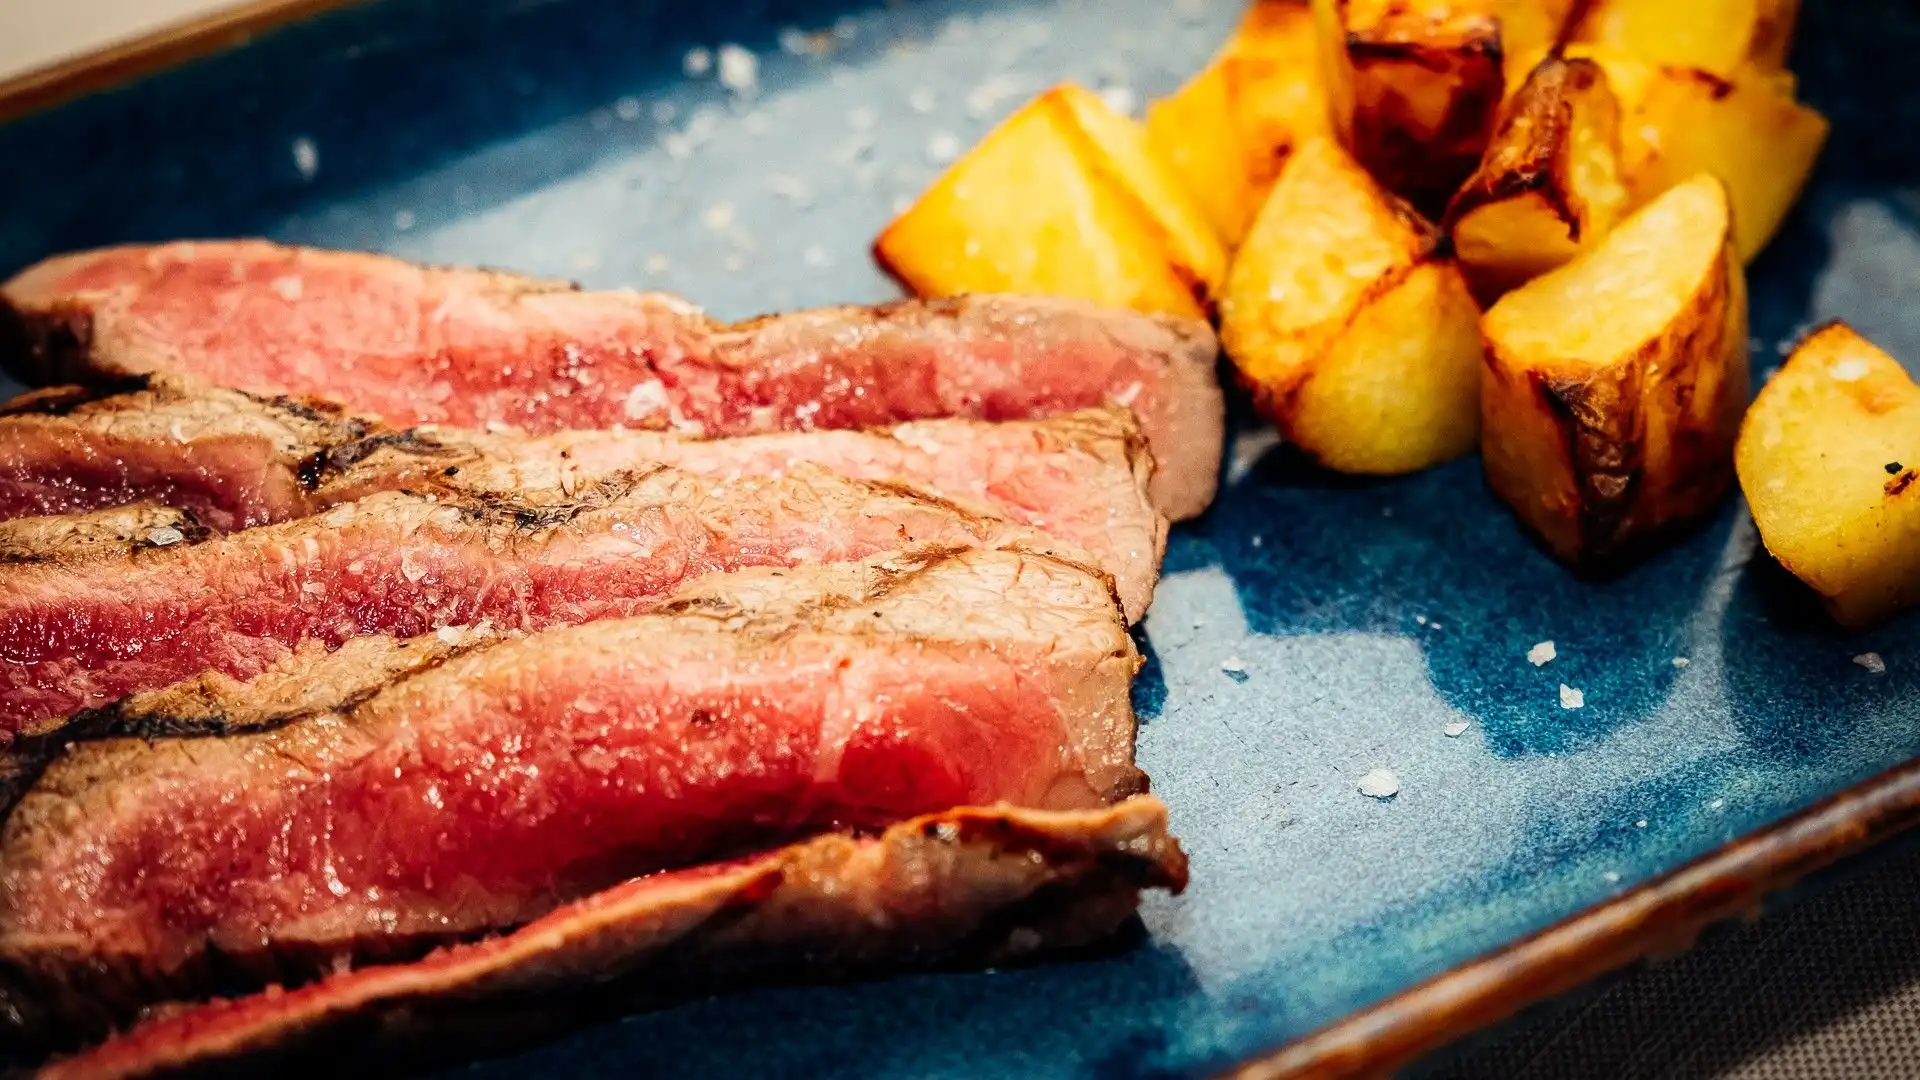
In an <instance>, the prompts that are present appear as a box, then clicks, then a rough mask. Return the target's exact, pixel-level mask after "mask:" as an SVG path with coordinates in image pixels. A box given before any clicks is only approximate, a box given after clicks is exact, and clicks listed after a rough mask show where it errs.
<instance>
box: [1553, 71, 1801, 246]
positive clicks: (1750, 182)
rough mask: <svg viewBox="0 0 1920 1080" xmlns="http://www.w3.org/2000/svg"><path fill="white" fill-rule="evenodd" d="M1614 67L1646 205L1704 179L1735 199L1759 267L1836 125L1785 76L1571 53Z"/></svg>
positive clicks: (1633, 167)
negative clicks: (1724, 74)
mask: <svg viewBox="0 0 1920 1080" xmlns="http://www.w3.org/2000/svg"><path fill="white" fill-rule="evenodd" d="M1569 53H1570V54H1572V55H1584V56H1591V57H1592V59H1594V60H1595V61H1596V62H1598V63H1599V64H1600V66H1601V67H1603V68H1605V69H1606V72H1607V80H1608V82H1609V83H1610V84H1611V85H1612V87H1613V92H1614V96H1615V97H1617V98H1618V99H1619V101H1620V110H1621V117H1622V119H1621V128H1620V130H1621V137H1620V139H1621V173H1622V175H1623V176H1624V177H1625V179H1626V183H1627V190H1628V194H1629V196H1630V201H1631V204H1632V205H1634V206H1642V205H1645V204H1646V203H1647V202H1648V201H1649V200H1651V199H1653V198H1655V197H1657V196H1658V195H1660V194H1661V193H1662V192H1664V191H1666V190H1667V189H1668V188H1670V187H1672V186H1673V185H1675V184H1677V183H1679V182H1681V181H1683V180H1685V179H1687V178H1688V177H1690V176H1692V175H1694V174H1695V173H1700V172H1709V173H1712V174H1713V175H1715V176H1718V177H1719V178H1720V179H1721V180H1722V181H1724V182H1725V183H1726V185H1727V189H1728V191H1729V192H1730V193H1731V195H1732V197H1733V223H1734V231H1735V233H1736V235H1737V239H1738V242H1739V245H1740V255H1741V257H1742V258H1743V259H1745V260H1747V261H1749V262H1751V261H1752V260H1753V258H1754V257H1755V256H1757V255H1759V254H1760V251H1761V250H1762V249H1763V248H1765V247H1766V246H1767V243H1768V242H1769V241H1771V240H1772V239H1773V236H1774V234H1775V233H1776V232H1778V231H1779V230H1780V223H1781V222H1782V221H1784V220H1785V219H1786V216H1787V212H1788V211H1789V210H1791V209H1793V204H1794V202H1795V201H1797V200H1798V199H1799V197H1800V192H1801V190H1802V189H1803V188H1804V187H1805V186H1806V183H1807V177H1808V176H1810V175H1811V174H1812V172H1813V167H1814V164H1815V163H1816V162H1817V161H1818V160H1819V158H1820V151H1821V149H1822V148H1823V147H1824V146H1825V145H1826V142H1827V132H1828V128H1829V125H1828V123H1827V118H1826V117H1824V116H1822V115H1820V114H1819V113H1817V112H1815V111H1814V110H1812V109H1810V108H1808V107H1806V106H1805V105H1802V104H1800V103H1799V102H1797V101H1795V100H1794V99H1793V95H1792V93H1791V92H1790V88H1791V83H1790V82H1788V81H1783V80H1782V79H1781V78H1779V76H1778V75H1777V74H1776V73H1767V72H1761V71H1753V70H1749V71H1743V72H1741V73H1740V74H1739V75H1737V76H1735V77H1734V78H1733V79H1731V80H1728V79H1722V78H1719V77H1717V76H1715V75H1712V74H1710V73H1708V72H1706V71H1701V70H1695V69H1690V68H1675V67H1660V66H1656V65H1653V64H1647V63H1643V62H1641V61H1638V60H1633V59H1630V58H1628V57H1625V56H1622V55H1620V54H1618V53H1612V52H1606V51H1600V50H1586V49H1570V50H1569Z"/></svg>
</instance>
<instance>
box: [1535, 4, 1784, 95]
mask: <svg viewBox="0 0 1920 1080" xmlns="http://www.w3.org/2000/svg"><path fill="white" fill-rule="evenodd" d="M1799 17H1800V0H1590V2H1589V3H1588V5H1587V10H1586V12H1585V13H1584V14H1583V15H1582V16H1581V18H1580V21H1579V24H1578V25H1577V26H1575V27H1574V30H1573V33H1572V35H1571V38H1572V40H1573V41H1575V42H1587V43H1591V44H1595V45H1602V46H1605V47H1607V48H1610V49H1613V50H1617V51H1619V52H1622V53H1625V54H1626V55H1628V56H1632V57H1636V58H1638V59H1640V60H1644V61H1646V62H1648V63H1652V64H1661V65H1666V66H1670V67H1682V68H1698V69H1700V70H1702V71H1706V72H1708V73H1710V74H1713V75H1718V76H1720V77H1721V78H1723V79H1731V78H1733V77H1735V76H1736V75H1739V74H1740V73H1741V72H1742V71H1743V70H1745V69H1746V68H1749V67H1755V68H1761V69H1778V68H1780V67H1782V66H1784V65H1785V64H1786V62H1787V52H1788V50H1789V49H1791V48H1792V46H1793V28H1794V23H1795V22H1796V21H1797V20H1798V19H1799Z"/></svg>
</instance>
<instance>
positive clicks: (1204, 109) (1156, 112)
mask: <svg viewBox="0 0 1920 1080" xmlns="http://www.w3.org/2000/svg"><path fill="white" fill-rule="evenodd" d="M1332 129H1333V128H1332V118H1331V115H1330V112H1329V106H1328V102H1327V95H1326V90H1325V88H1324V84H1323V81H1322V80H1321V78H1320V67H1319V46H1318V39H1317V37H1316V35H1315V28H1314V22H1313V12H1312V10H1311V9H1310V8H1309V6H1308V4H1307V0H1257V2H1256V3H1255V4H1254V5H1253V6H1252V7H1251V8H1249V9H1248V11H1247V15H1246V17H1245V18H1244V19H1243V20H1242V21H1241V23H1240V27H1239V29H1238V30H1236V31H1235V32H1234V35H1233V37H1232V38H1231V39H1229V40H1228V42H1227V44H1226V47H1225V48H1224V49H1222V50H1221V52H1220V55H1219V56H1217V57H1215V58H1214V60H1213V62H1212V63H1210V64H1208V65H1207V67H1206V68H1205V69H1204V70H1202V71H1201V72H1200V74H1198V75H1196V76H1194V77H1193V78H1192V79H1190V80H1189V81H1188V82H1187V84H1186V85H1185V86H1183V87H1181V88H1180V90H1179V91H1178V92H1177V93H1175V94H1174V95H1173V96H1172V97H1170V98H1166V99H1165V100H1162V101H1157V102H1155V103H1154V104H1153V105H1152V106H1151V107H1149V108H1148V109H1147V135H1148V138H1149V139H1150V140H1151V142H1152V144H1153V147H1154V149H1155V150H1156V151H1158V152H1159V154H1160V156H1161V157H1162V158H1163V159H1164V160H1165V161H1166V162H1167V163H1168V164H1169V165H1171V166H1172V167H1173V169H1174V171H1175V172H1176V173H1178V174H1179V176H1180V178H1181V179H1182V180H1184V181H1186V184H1187V188H1188V190H1190V191H1191V192H1193V194H1194V197H1195V199H1196V200H1197V201H1198V202H1199V204H1200V206H1201V208H1202V209H1203V210H1205V212H1206V214H1207V217H1208V218H1209V219H1210V220H1211V221H1212V222H1213V224H1214V227H1215V229H1216V230H1217V231H1218V232H1219V233H1220V235H1221V237H1222V238H1223V239H1225V240H1226V241H1227V243H1228V245H1229V246H1232V245H1234V244H1238V243H1239V242H1240V239H1241V238H1242V237H1243V236H1245V235H1246V232H1247V227H1248V226H1249V225H1250V224H1252V222H1253V215H1254V213H1255V212H1256V211H1258V210H1259V209H1260V204H1261V203H1262V202H1263V201H1265V199H1266V196H1267V192H1268V191H1270V190H1272V188H1273V182H1274V179H1275V178H1276V177H1278V176H1279V175H1280V167H1281V166H1282V165H1284V164H1285V163H1286V160H1287V156H1288V155H1289V154H1291V153H1292V152H1293V149H1294V147H1296V146H1299V145H1300V144H1301V143H1303V142H1305V141H1307V140H1308V139H1311V138H1316V137H1319V136H1323V135H1326V134H1328V133H1330V132H1331V131H1332Z"/></svg>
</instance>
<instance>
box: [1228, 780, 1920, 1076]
mask: <svg viewBox="0 0 1920 1080" xmlns="http://www.w3.org/2000/svg"><path fill="white" fill-rule="evenodd" d="M1915 826H1920V760H1915V761H1911V762H1908V763H1907V764H1905V765H1902V766H1899V767H1898V768H1895V769H1892V770H1890V771H1888V772H1885V773H1882V774H1880V775H1879V776H1876V777H1874V778H1873V779H1871V780H1867V781H1865V782H1863V783H1861V784H1858V785H1856V786H1854V787H1852V788H1848V789H1847V790H1845V791H1843V792H1841V793H1840V794H1838V795H1835V796H1832V797H1830V798H1828V799H1826V800H1825V801H1823V802H1820V803H1818V804H1816V805H1814V806H1812V807H1810V808H1809V809H1806V810H1803V811H1801V812H1800V813H1798V814H1795V815H1793V816H1792V817H1789V818H1785V819H1783V820H1781V821H1780V822H1778V823H1776V824H1774V825H1771V826H1768V827H1767V828H1764V829H1761V830H1759V831H1757V832H1754V833H1750V834H1748V835H1747V836H1745V837H1742V838H1740V839H1738V840H1735V841H1733V842H1732V843H1730V844H1728V845H1726V846H1725V847H1722V848H1719V849H1718V850H1715V851H1713V852H1710V853H1709V854H1707V855H1704V856H1702V857H1700V858H1699V859H1696V860H1695V861H1693V862H1691V863H1688V864H1687V865H1685V866H1683V867H1681V868H1680V869H1678V870H1675V871H1672V872H1671V873H1668V874H1666V875H1664V876H1662V877H1659V878H1655V879H1654V880H1652V881H1650V882H1648V883H1646V884H1645V885H1641V886H1639V887H1638V888H1635V889H1633V890H1632V891H1630V892H1627V893H1625V894H1622V895H1621V896H1619V897H1617V898H1615V899H1613V900H1610V901H1607V902H1606V903H1604V904H1601V905H1599V906H1597V907H1593V908H1589V909H1588V910H1586V911H1583V912H1581V913H1579V914H1577V915H1574V916H1571V917H1570V918H1567V919H1565V920H1563V921H1561V922H1559V923H1556V924H1554V925H1553V926H1550V927H1548V928H1547V929H1545V930H1542V931H1540V932H1538V933H1536V934H1533V935H1532V936H1530V937H1526V938H1522V939H1520V940H1519V941H1517V942H1514V943H1513V944H1511V945H1508V946H1506V947H1504V948H1501V949H1499V950H1497V951H1495V952H1492V953H1489V954H1487V955H1485V956H1482V957H1480V958H1479V959H1477V960H1472V961H1469V962H1467V963H1465V964H1463V965H1461V966H1459V967H1456V968H1454V969H1452V970H1450V971H1447V972H1444V973H1442V974H1440V975H1437V976H1435V977H1433V978H1432V979H1429V980H1427V981H1426V982H1424V983H1421V984H1419V985H1418V986H1415V987H1413V988H1412V989H1409V990H1405V991H1402V992H1401V993H1399V994H1396V995H1395V996H1393V997H1391V998H1388V999H1387V1000H1385V1001H1383V1002H1381V1003H1380V1004H1378V1005H1374V1006H1372V1007H1370V1008H1367V1009H1364V1010H1362V1011H1360V1012H1357V1013H1354V1014H1353V1015H1351V1016H1348V1017H1346V1018H1345V1019H1342V1020H1339V1021H1336V1022H1335V1023H1333V1024H1330V1025H1328V1026H1327V1027H1324V1028H1321V1029H1320V1030H1319V1031H1316V1032H1314V1033H1312V1034H1310V1035H1306V1036H1303V1037H1302V1038H1300V1039H1298V1040H1296V1041H1294V1042H1292V1043H1289V1044H1287V1045H1286V1046H1283V1047H1281V1048H1280V1049H1278V1050H1276V1051H1273V1052H1272V1053H1270V1054H1266V1055H1263V1056H1261V1057H1258V1058H1255V1059H1253V1060H1251V1061H1248V1062H1246V1063H1244V1064H1242V1065H1239V1066H1237V1067H1235V1068H1234V1069H1232V1070H1230V1071H1228V1072H1227V1073H1225V1074H1224V1076H1226V1077H1232V1078H1233V1080H1303V1078H1309V1077H1311V1078H1316V1080H1317V1078H1330V1077H1362V1076H1377V1075H1383V1074H1391V1073H1392V1072H1394V1071H1395V1070H1398V1069H1401V1068H1404V1067H1406V1066H1408V1065H1410V1064H1412V1063H1414V1062H1415V1061H1417V1060H1419V1059H1420V1058H1423V1057H1425V1056H1426V1055H1428V1054H1430V1053H1432V1052H1434V1051H1436V1050H1439V1049H1441V1048H1443V1047H1445V1046H1446V1045H1448V1044H1450V1043H1452V1042H1454V1041H1455V1040H1457V1039H1460V1038H1462V1037H1464V1036H1467V1035H1470V1034H1473V1033H1474V1032H1477V1031H1481V1030H1483V1029H1485V1028H1488V1027H1491V1026H1493V1025H1494V1024H1497V1023H1499V1022H1501V1021H1503V1020H1507V1019H1510V1018H1512V1017H1513V1016H1515V1015H1517V1014H1518V1013H1519V1012H1520V1011H1521V1010H1523V1009H1525V1008H1527V1007H1529V1006H1532V1005H1536V1004H1539V1003H1541V1002H1544V1001H1547V1000H1549V999H1552V998H1555V997H1558V996H1560V995H1562V994H1566V993H1568V992H1570V991H1573V990H1577V989H1579V988H1580V987H1582V986H1584V985H1586V984H1588V983H1590V982H1592V981H1594V980H1596V979H1598V978H1600V977H1602V976H1604V975H1607V974H1609V973H1611V972H1615V971H1618V970H1620V969H1622V968H1625V967H1627V966H1629V965H1631V964H1633V963H1635V962H1637V961H1640V960H1645V959H1650V958H1654V957H1659V956H1670V955H1673V954H1675V953H1679V952H1682V951H1684V950H1685V949H1686V948H1688V947H1689V946H1690V945H1692V944H1693V942H1694V940H1695V938H1697V937H1698V936H1699V934H1700V932H1701V931H1703V930H1705V929H1707V928H1708V927H1710V926H1712V925H1713V924H1715V923H1718V922H1722V921H1725V920H1728V919H1733V918H1739V917H1751V916H1753V915H1755V914H1757V913H1758V912H1759V910H1760V905H1761V903H1762V901H1764V900H1765V899H1766V897H1767V896H1768V895H1769V894H1773V893H1778V892H1780V891H1782V890H1785V889H1787V888H1789V887H1791V886H1792V885H1794V884H1796V883H1797V882H1799V881H1801V880H1802V879H1803V878H1805V877H1807V876H1808V875H1810V874H1813V873H1815V872H1817V871H1819V870H1822V869H1825V868H1827V867H1829V866H1832V865H1833V864H1835V863H1837V862H1839V861H1841V860H1842V859H1844V858H1846V857H1847V856H1850V855H1854V854H1858V853H1860V852H1862V851H1865V850H1866V849H1868V848H1870V847H1873V846H1875V845H1877V844H1880V843H1882V842H1884V841H1887V840H1890V839H1892V838H1894V837H1896V836H1898V835H1900V834H1901V833H1904V832H1907V831H1909V830H1911V829H1913V828H1914V827H1915Z"/></svg>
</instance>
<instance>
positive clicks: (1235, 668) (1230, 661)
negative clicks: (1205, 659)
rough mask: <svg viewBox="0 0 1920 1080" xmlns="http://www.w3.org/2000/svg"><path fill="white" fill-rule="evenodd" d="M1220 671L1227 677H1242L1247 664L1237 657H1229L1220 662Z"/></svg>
mask: <svg viewBox="0 0 1920 1080" xmlns="http://www.w3.org/2000/svg"><path fill="white" fill-rule="evenodd" d="M1220 670H1221V671H1224V672H1226V673H1227V674H1229V675H1244V674H1245V673H1246V670H1247V663H1246V661H1244V660H1242V659H1240V658H1239V657H1238V656H1229V657H1227V658H1226V659H1225V660H1222V661H1220Z"/></svg>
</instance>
